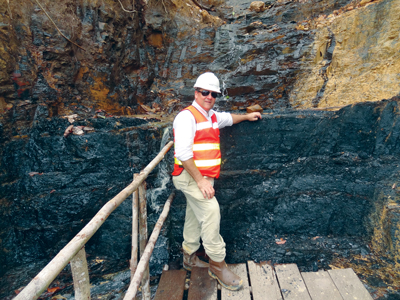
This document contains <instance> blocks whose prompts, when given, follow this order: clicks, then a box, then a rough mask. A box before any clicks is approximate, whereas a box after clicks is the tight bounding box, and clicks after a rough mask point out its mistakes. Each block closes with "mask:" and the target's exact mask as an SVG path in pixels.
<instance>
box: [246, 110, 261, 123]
mask: <svg viewBox="0 0 400 300" xmlns="http://www.w3.org/2000/svg"><path fill="white" fill-rule="evenodd" d="M246 116H247V117H248V119H247V120H248V121H257V120H258V119H261V114H260V113H259V112H258V111H257V112H252V113H249V114H247V115H246Z"/></svg>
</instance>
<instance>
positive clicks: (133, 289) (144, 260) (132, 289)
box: [124, 193, 175, 300]
mask: <svg viewBox="0 0 400 300" xmlns="http://www.w3.org/2000/svg"><path fill="white" fill-rule="evenodd" d="M174 196H175V193H172V194H171V195H170V196H169V197H168V200H167V201H166V202H165V205H164V208H163V211H162V213H161V215H160V217H159V218H158V221H157V223H156V225H155V226H154V229H153V232H152V234H151V236H150V238H149V242H148V243H147V246H146V249H145V250H144V253H143V255H142V257H141V258H140V261H139V264H138V267H137V269H136V273H135V276H134V277H133V279H132V280H131V283H130V285H129V288H128V291H127V292H126V294H125V297H124V300H133V299H135V296H136V293H137V290H138V288H139V284H140V281H141V280H142V277H143V273H144V271H145V269H146V267H147V266H148V264H149V260H150V256H151V253H153V250H154V246H155V244H156V242H157V238H158V235H159V234H160V231H161V227H162V226H163V224H164V221H165V219H166V218H167V216H168V213H169V209H170V207H171V203H172V199H173V198H174Z"/></svg>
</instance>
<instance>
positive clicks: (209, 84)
mask: <svg viewBox="0 0 400 300" xmlns="http://www.w3.org/2000/svg"><path fill="white" fill-rule="evenodd" d="M194 88H201V89H205V90H208V91H212V92H217V93H221V90H220V88H219V80H218V78H217V76H215V75H214V73H211V72H207V73H203V74H201V75H200V76H199V77H198V78H197V80H196V83H195V84H194Z"/></svg>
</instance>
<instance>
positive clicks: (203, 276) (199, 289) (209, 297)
mask: <svg viewBox="0 0 400 300" xmlns="http://www.w3.org/2000/svg"><path fill="white" fill-rule="evenodd" d="M217 297H218V289H217V280H215V279H213V278H211V276H210V275H208V268H196V267H194V268H193V269H192V274H191V275H190V286H189V293H188V300H217Z"/></svg>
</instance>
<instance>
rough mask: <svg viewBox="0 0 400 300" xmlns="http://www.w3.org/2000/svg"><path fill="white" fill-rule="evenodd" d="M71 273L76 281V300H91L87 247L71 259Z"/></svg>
mask: <svg viewBox="0 0 400 300" xmlns="http://www.w3.org/2000/svg"><path fill="white" fill-rule="evenodd" d="M70 264H71V272H72V278H73V279H74V290H75V299H76V300H90V282H89V271H88V265H87V261H86V252H85V247H82V249H81V250H79V252H78V253H77V254H76V255H75V256H74V258H72V259H71V262H70Z"/></svg>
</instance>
